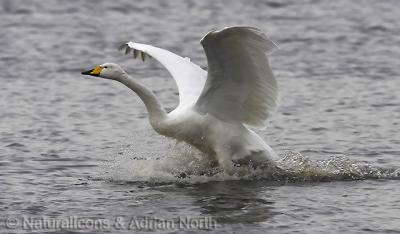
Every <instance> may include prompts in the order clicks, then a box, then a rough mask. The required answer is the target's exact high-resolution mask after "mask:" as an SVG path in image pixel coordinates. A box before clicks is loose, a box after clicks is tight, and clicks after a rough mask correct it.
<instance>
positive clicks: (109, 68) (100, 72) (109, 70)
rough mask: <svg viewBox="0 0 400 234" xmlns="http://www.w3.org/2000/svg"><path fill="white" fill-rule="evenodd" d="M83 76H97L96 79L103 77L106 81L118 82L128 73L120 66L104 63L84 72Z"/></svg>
mask: <svg viewBox="0 0 400 234" xmlns="http://www.w3.org/2000/svg"><path fill="white" fill-rule="evenodd" d="M81 74H82V75H89V76H95V77H101V78H104V79H110V80H117V79H118V78H120V77H122V76H123V75H124V74H126V73H125V71H124V70H123V69H122V68H121V67H120V66H119V65H118V64H115V63H104V64H102V65H99V66H97V67H95V68H93V69H90V70H89V71H84V72H82V73H81Z"/></svg>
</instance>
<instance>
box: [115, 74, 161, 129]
mask: <svg viewBox="0 0 400 234" xmlns="http://www.w3.org/2000/svg"><path fill="white" fill-rule="evenodd" d="M116 80H117V81H119V82H121V83H122V84H124V85H125V86H126V87H128V88H130V89H131V90H133V91H134V92H135V93H136V94H137V95H138V96H139V97H140V99H142V101H143V103H144V104H145V105H146V108H147V111H148V112H149V119H150V124H151V126H152V127H153V128H154V130H156V131H159V130H161V129H160V128H161V127H162V124H163V122H164V120H165V119H166V117H167V113H166V112H165V110H164V108H163V107H162V105H161V103H160V102H159V101H158V100H157V98H156V96H155V95H154V93H153V92H152V91H150V90H149V89H147V88H146V87H144V86H143V85H141V84H139V83H137V82H136V81H134V80H133V79H131V78H130V77H129V75H128V74H126V73H124V74H123V75H122V76H120V77H118V79H116Z"/></svg>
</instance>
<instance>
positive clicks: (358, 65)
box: [0, 0, 400, 233]
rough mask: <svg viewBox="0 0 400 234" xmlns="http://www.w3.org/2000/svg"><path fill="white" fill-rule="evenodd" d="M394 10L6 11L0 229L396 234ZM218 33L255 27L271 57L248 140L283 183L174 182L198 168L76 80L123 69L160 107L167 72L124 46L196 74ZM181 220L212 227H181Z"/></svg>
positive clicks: (69, 7) (358, 6)
mask: <svg viewBox="0 0 400 234" xmlns="http://www.w3.org/2000/svg"><path fill="white" fill-rule="evenodd" d="M399 9H400V2H398V1H395V0H392V1H372V0H371V1H368V0H367V1H361V0H360V1H345V0H340V1H294V0H293V1H241V0H239V1H211V0H210V1H208V0H207V1H182V0H179V1H168V2H167V1H140V0H135V1H128V0H119V1H61V0H59V1H56V0H54V1H50V0H43V1H22V0H0V28H1V33H0V51H1V53H0V68H1V72H0V79H1V84H0V97H1V99H0V100H1V102H0V105H1V109H0V211H1V213H0V214H1V217H0V232H1V233H29V232H32V231H34V230H32V229H34V228H30V229H31V230H30V229H29V228H23V227H22V226H21V222H22V216H26V217H35V218H38V219H40V218H56V219H65V218H66V217H70V216H77V217H80V218H86V219H93V220H96V219H100V218H104V219H106V220H110V221H114V220H115V219H117V218H121V219H122V220H119V221H123V222H125V223H124V225H125V224H126V222H128V221H129V220H132V219H135V220H139V221H140V220H142V221H143V220H147V221H149V222H150V221H153V222H156V221H157V220H158V221H160V220H167V221H171V220H172V221H173V223H175V224H176V226H174V228H172V229H163V228H151V227H150V228H147V229H146V228H144V229H141V228H140V226H133V227H132V228H133V229H132V230H127V229H128V228H127V226H122V228H116V227H115V226H113V225H111V226H109V227H104V228H102V229H100V230H95V229H93V228H92V229H90V228H89V229H87V230H82V229H76V228H75V229H74V228H73V227H72V228H63V229H57V230H50V229H45V230H40V227H39V228H36V231H37V230H38V229H39V231H37V232H39V233H46V232H47V233H54V232H56V233H70V232H81V231H85V232H88V233H102V232H110V233H117V232H126V233H131V232H132V231H156V232H161V233H167V232H182V233H183V232H192V233H196V232H199V231H204V232H205V231H207V230H208V231H212V232H215V233H223V232H225V233H231V232H236V233H244V232H246V233H266V232H268V233H295V232H297V233H339V232H343V233H399V232H400V205H399V204H400V186H399V185H400V184H399V180H398V179H399V175H400V170H399V168H400V159H399V156H400V148H399V144H400V133H399V124H400V121H399V120H400V95H399V90H400V77H399V74H400V72H399V67H400V60H399V58H400V46H399V45H400V14H399ZM228 25H250V26H255V27H259V28H260V29H262V30H263V31H265V32H266V33H267V34H268V35H269V36H270V38H271V39H273V40H274V41H276V42H277V44H278V45H279V47H280V50H279V51H277V52H275V53H274V54H273V55H272V56H271V64H272V67H273V69H274V72H275V75H276V77H277V80H278V83H279V86H280V97H281V100H280V106H279V108H278V109H277V111H276V113H275V115H274V116H273V117H272V118H271V120H270V122H269V126H268V127H267V128H266V129H265V130H260V131H258V132H259V134H260V135H261V136H262V137H263V138H264V139H265V140H266V141H267V142H268V143H269V144H270V146H271V147H272V148H273V149H275V151H276V152H278V153H279V154H280V155H281V157H282V160H281V162H280V164H281V167H282V168H284V169H285V171H284V172H283V174H276V173H270V172H265V171H238V172H237V173H236V174H234V175H226V174H224V173H223V172H220V171H214V172H211V173H210V176H205V175H198V174H197V175H196V174H195V173H194V175H189V176H186V177H185V178H183V177H184V176H178V177H177V175H181V173H187V172H195V171H196V170H201V169H202V167H203V166H204V165H202V161H201V155H199V153H198V152H195V151H194V150H192V149H190V148H188V147H187V146H185V145H181V144H178V145H176V144H175V142H173V141H170V140H168V139H165V138H163V137H160V136H158V135H157V134H156V133H155V132H153V130H151V128H150V126H149V124H148V122H147V114H146V110H145V108H144V106H143V104H142V103H141V101H140V100H139V99H138V97H136V96H135V95H134V94H133V93H132V92H131V91H130V90H128V89H127V88H125V87H123V86H122V85H121V84H118V83H113V82H111V81H106V80H99V79H90V78H87V77H82V76H81V75H80V71H82V70H84V69H85V68H90V67H92V66H94V65H97V64H102V63H104V62H116V63H119V64H121V65H122V66H123V67H124V68H125V69H126V70H127V71H128V73H130V74H131V75H132V76H133V77H135V79H138V80H140V81H141V82H142V83H143V84H145V85H146V86H147V87H150V88H151V89H152V90H153V91H154V92H155V93H156V95H157V96H158V98H159V99H160V100H161V101H162V103H163V104H164V105H165V107H166V108H167V109H169V110H170V109H173V108H174V107H175V106H176V105H177V101H178V96H177V90H176V87H175V84H174V82H173V80H172V79H171V78H170V77H169V75H168V73H167V72H166V71H165V70H164V69H163V68H162V67H161V66H160V65H159V64H158V63H157V62H156V61H154V60H150V61H149V62H145V63H142V62H140V61H135V60H133V58H131V57H129V56H125V55H123V54H121V53H120V52H118V51H117V50H116V48H117V47H118V45H120V43H121V42H124V41H127V40H134V41H137V42H142V43H149V44H154V45H157V46H159V47H163V48H166V49H169V50H171V51H173V52H175V53H178V54H181V55H183V56H188V57H190V58H191V59H192V61H194V62H195V63H197V64H199V65H200V66H202V67H204V68H206V67H207V64H206V60H205V56H204V53H203V51H202V47H201V45H200V44H199V39H200V38H201V37H202V36H203V35H204V34H205V33H207V32H208V31H210V30H213V29H219V28H222V27H225V26H228ZM185 175H186V174H185ZM184 217H192V218H194V219H196V218H197V219H199V218H204V217H205V218H208V219H211V220H212V222H214V224H215V223H216V224H217V225H215V226H208V227H200V230H199V229H198V228H196V227H195V226H193V225H192V226H191V227H182V226H178V225H177V224H179V219H181V218H184ZM10 219H16V221H17V225H16V227H15V228H16V229H15V230H13V229H9V228H10V226H9V224H7V220H8V221H9V220H10ZM7 225H8V226H7ZM147 227H149V226H147Z"/></svg>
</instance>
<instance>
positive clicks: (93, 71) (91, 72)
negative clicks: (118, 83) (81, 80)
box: [81, 66, 103, 76]
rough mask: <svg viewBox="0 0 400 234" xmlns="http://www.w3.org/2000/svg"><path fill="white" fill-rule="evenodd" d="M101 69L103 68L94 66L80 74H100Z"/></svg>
mask: <svg viewBox="0 0 400 234" xmlns="http://www.w3.org/2000/svg"><path fill="white" fill-rule="evenodd" d="M101 70H103V68H102V67H100V66H97V67H96V68H94V69H91V70H89V71H84V72H82V73H81V74H82V75H90V76H100V72H101Z"/></svg>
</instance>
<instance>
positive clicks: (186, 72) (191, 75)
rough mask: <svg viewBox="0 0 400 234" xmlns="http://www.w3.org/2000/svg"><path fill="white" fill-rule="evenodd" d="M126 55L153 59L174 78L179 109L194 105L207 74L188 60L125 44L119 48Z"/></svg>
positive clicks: (164, 52)
mask: <svg viewBox="0 0 400 234" xmlns="http://www.w3.org/2000/svg"><path fill="white" fill-rule="evenodd" d="M120 50H123V51H125V53H126V54H128V53H131V52H132V53H133V56H134V58H136V57H141V59H142V60H143V61H145V59H146V57H153V58H155V59H156V60H158V61H159V62H160V63H161V64H162V65H163V66H164V67H165V68H166V69H167V70H168V71H169V73H171V75H172V77H173V78H174V80H175V82H176V85H177V86H178V90H179V107H181V106H186V105H189V104H194V103H195V102H196V100H197V99H198V97H199V96H200V93H201V90H202V89H203V87H204V83H205V81H206V77H207V72H206V71H204V70H203V69H201V68H200V67H199V66H197V65H196V64H194V63H192V62H190V59H189V58H183V57H181V56H179V55H176V54H174V53H172V52H170V51H168V50H164V49H161V48H157V47H155V46H151V45H146V44H140V43H134V42H131V41H130V42H127V43H125V44H123V45H122V46H121V47H120Z"/></svg>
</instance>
